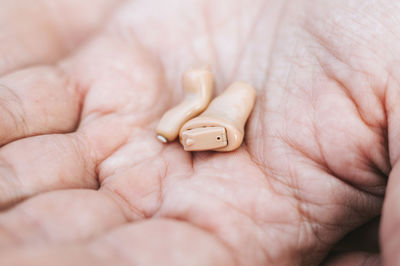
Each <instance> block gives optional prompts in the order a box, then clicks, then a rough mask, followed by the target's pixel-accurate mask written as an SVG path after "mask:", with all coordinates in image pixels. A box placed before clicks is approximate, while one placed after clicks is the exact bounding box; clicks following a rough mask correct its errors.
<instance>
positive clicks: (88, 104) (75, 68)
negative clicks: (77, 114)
mask: <svg viewBox="0 0 400 266" xmlns="http://www.w3.org/2000/svg"><path fill="white" fill-rule="evenodd" d="M99 53H101V54H102V55H104V57H99V56H98V55H99ZM109 58H113V60H109ZM93 62H96V64H94V65H93ZM61 65H62V67H63V68H64V69H65V71H67V73H68V75H69V76H72V77H73V79H74V80H77V81H78V82H79V84H83V85H82V86H83V87H84V88H86V89H85V91H84V92H83V94H85V100H84V102H83V103H82V105H83V110H82V114H81V120H80V124H79V127H78V129H77V131H76V132H75V133H73V134H69V135H43V136H37V137H31V138H25V139H21V140H19V141H15V142H12V143H10V144H8V145H6V146H5V147H3V148H2V149H0V159H2V160H1V164H2V167H1V171H2V172H3V175H2V178H1V179H0V190H1V192H2V194H0V208H1V207H3V208H4V207H6V206H9V205H10V204H12V203H14V202H16V201H19V200H21V199H24V198H26V197H29V196H32V195H35V194H37V193H41V192H45V191H49V190H53V189H70V188H97V185H98V184H97V179H96V177H97V171H96V169H97V165H98V164H99V163H100V162H101V161H102V160H104V159H105V158H107V157H108V156H109V155H110V154H112V153H113V152H115V151H116V150H118V149H119V147H121V146H122V145H124V144H125V143H126V141H127V140H128V138H129V137H130V136H132V135H135V132H136V131H137V128H138V127H141V126H144V125H146V124H148V123H151V122H152V121H153V119H154V117H156V116H157V115H158V114H159V113H160V112H161V110H162V108H164V105H165V99H163V100H161V101H160V100H159V98H158V97H160V90H161V89H162V88H163V86H165V84H164V80H163V71H162V68H161V67H160V65H159V64H158V62H157V60H154V58H152V57H151V55H149V53H148V52H146V50H144V49H143V48H141V47H140V45H139V44H138V43H137V41H135V39H133V40H131V39H128V40H125V39H123V36H121V35H118V34H117V35H109V34H108V33H105V34H104V35H100V36H99V37H98V38H96V39H94V40H93V41H91V42H89V43H88V44H87V45H86V46H84V47H83V48H82V49H81V50H80V52H78V53H77V54H76V55H74V56H72V57H70V58H68V59H66V60H65V61H64V62H63V63H62V64H61ZM131 73H133V74H131ZM28 100H29V99H28ZM28 100H27V101H28ZM72 102H73V101H72Z"/></svg>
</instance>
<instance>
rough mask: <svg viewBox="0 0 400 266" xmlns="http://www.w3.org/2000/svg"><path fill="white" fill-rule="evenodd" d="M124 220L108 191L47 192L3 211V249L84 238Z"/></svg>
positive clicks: (0, 237)
mask: <svg viewBox="0 0 400 266" xmlns="http://www.w3.org/2000/svg"><path fill="white" fill-rule="evenodd" d="M124 222H126V219H125V216H124V215H123V213H122V211H121V209H120V207H119V206H118V205H117V204H116V203H115V202H114V201H113V200H112V199H111V198H110V197H108V196H107V195H106V194H104V193H100V192H98V191H94V190H86V189H84V190H62V191H56V192H50V193H45V194H43V195H39V196H37V197H33V198H31V199H29V200H27V201H25V202H23V203H21V204H20V205H18V206H17V207H15V208H12V209H10V210H9V211H7V212H4V213H1V214H0V248H1V249H6V248H7V249H9V248H10V247H13V246H22V245H23V246H25V245H30V244H31V245H43V244H46V243H47V244H48V243H50V244H61V243H69V242H74V241H83V240H86V239H89V238H92V237H94V236H97V235H99V234H100V233H103V232H104V231H106V230H109V229H111V228H113V227H115V226H117V225H120V224H122V223H124Z"/></svg>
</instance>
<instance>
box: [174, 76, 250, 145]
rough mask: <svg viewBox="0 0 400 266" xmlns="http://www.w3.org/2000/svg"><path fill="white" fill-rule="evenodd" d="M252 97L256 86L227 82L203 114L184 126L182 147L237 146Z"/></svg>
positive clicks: (240, 139) (181, 140) (242, 132)
mask: <svg viewBox="0 0 400 266" xmlns="http://www.w3.org/2000/svg"><path fill="white" fill-rule="evenodd" d="M255 98H256V91H255V89H254V88H253V87H251V86H250V85H248V84H247V83H244V82H235V83H233V84H232V85H230V86H229V87H228V88H227V89H226V90H225V91H224V92H223V93H222V94H221V95H220V96H218V97H216V98H215V99H214V100H213V101H212V102H211V103H210V105H209V106H208V108H207V110H206V111H205V112H204V113H202V114H201V115H200V116H198V117H196V118H193V119H192V120H189V121H188V122H187V123H186V124H184V125H183V127H182V128H181V130H180V134H179V139H180V142H181V143H182V145H183V147H184V149H185V150H186V151H204V150H214V151H233V150H235V149H237V148H239V146H240V145H241V144H242V141H243V137H244V126H245V124H246V121H247V119H248V117H249V115H250V113H251V111H252V109H253V107H254V103H255Z"/></svg>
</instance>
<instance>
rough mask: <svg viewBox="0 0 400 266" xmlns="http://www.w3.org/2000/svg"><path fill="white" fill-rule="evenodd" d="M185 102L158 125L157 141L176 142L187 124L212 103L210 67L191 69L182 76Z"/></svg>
mask: <svg viewBox="0 0 400 266" xmlns="http://www.w3.org/2000/svg"><path fill="white" fill-rule="evenodd" d="M182 87H183V89H184V90H185V96H184V99H183V101H182V102H181V103H180V104H178V105H177V106H175V107H174V108H172V109H170V110H169V111H167V112H166V113H165V114H164V116H163V117H162V118H161V120H160V122H159V123H158V126H157V129H156V132H157V139H158V140H159V141H161V142H163V143H167V142H169V141H174V140H175V139H176V138H177V137H178V135H179V130H180V129H181V127H182V126H183V124H184V123H185V122H187V121H188V120H190V119H191V118H193V117H195V116H197V115H199V114H200V113H201V112H203V111H204V110H205V109H206V108H207V106H208V104H209V103H210V101H211V97H212V94H213V90H214V77H213V75H212V73H211V71H210V69H209V68H208V67H202V68H196V69H189V70H187V71H186V72H185V73H184V74H183V76H182Z"/></svg>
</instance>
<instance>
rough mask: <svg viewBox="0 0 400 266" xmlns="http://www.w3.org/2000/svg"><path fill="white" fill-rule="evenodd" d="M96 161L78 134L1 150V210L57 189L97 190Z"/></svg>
mask: <svg viewBox="0 0 400 266" xmlns="http://www.w3.org/2000/svg"><path fill="white" fill-rule="evenodd" d="M95 160H96V159H95V158H94V155H93V154H92V151H91V150H90V147H89V146H88V145H87V144H86V140H85V139H84V138H83V137H82V136H79V135H78V134H72V135H43V136H37V137H31V138H26V139H22V140H19V141H15V142H12V143H10V144H9V145H6V146H5V147H3V148H2V149H0V209H2V208H5V207H8V206H10V205H11V204H13V203H15V202H18V201H20V200H23V199H25V198H26V197H28V196H32V195H35V194H37V193H40V192H45V191H49V190H55V189H67V188H91V189H95V188H97V186H98V184H97V180H96V174H95V164H94V162H95Z"/></svg>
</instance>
